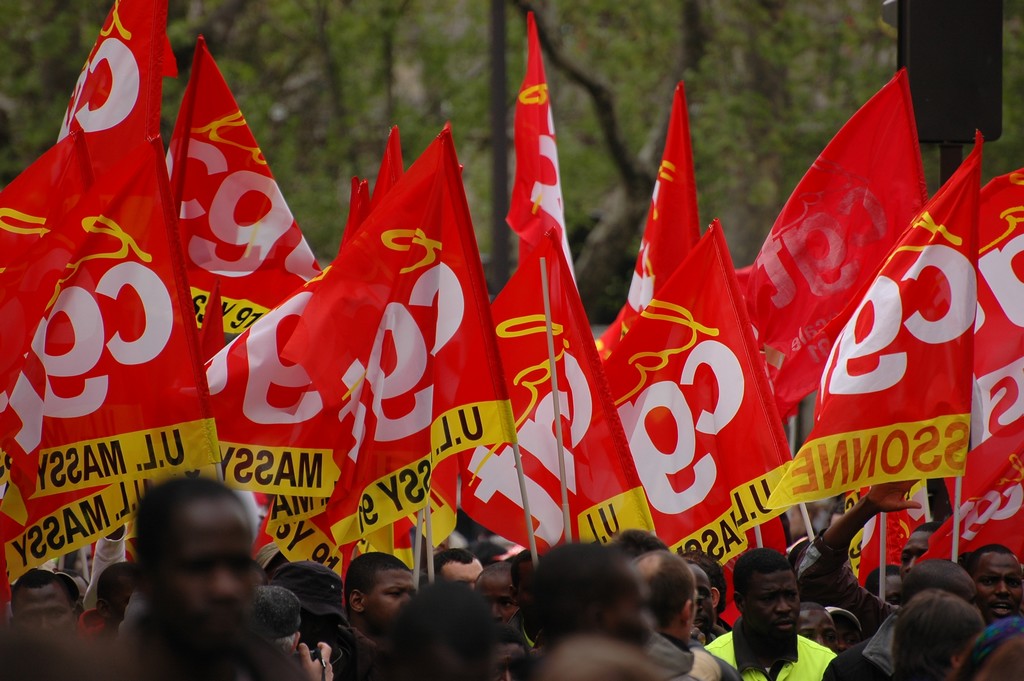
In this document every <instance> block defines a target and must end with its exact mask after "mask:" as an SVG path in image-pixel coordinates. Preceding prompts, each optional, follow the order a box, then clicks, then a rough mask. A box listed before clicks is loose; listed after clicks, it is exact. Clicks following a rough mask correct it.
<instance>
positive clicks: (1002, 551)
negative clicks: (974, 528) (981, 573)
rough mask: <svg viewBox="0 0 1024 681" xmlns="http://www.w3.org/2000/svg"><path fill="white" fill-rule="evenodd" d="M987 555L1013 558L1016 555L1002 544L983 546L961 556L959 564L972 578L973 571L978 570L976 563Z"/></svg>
mask: <svg viewBox="0 0 1024 681" xmlns="http://www.w3.org/2000/svg"><path fill="white" fill-rule="evenodd" d="M989 553H997V554H999V555H1003V556H1013V557H1014V558H1017V555H1016V554H1015V553H1014V552H1013V551H1011V550H1010V549H1009V548H1007V547H1006V546H1003V545H1002V544H985V545H984V546H981V547H979V548H977V549H975V550H974V551H971V552H970V553H965V554H964V555H963V558H962V560H961V561H960V564H961V565H963V566H964V570H967V574H969V575H971V576H972V577H973V576H974V571H975V570H977V569H978V563H980V562H981V558H982V556H985V555H987V554H989Z"/></svg>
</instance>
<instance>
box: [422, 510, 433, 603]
mask: <svg viewBox="0 0 1024 681" xmlns="http://www.w3.org/2000/svg"><path fill="white" fill-rule="evenodd" d="M430 515H431V514H430V494H429V493H428V494H427V505H426V507H425V508H424V509H423V527H424V531H425V534H426V537H425V538H426V540H427V541H426V546H425V547H424V550H425V551H426V550H429V551H430V552H431V554H433V550H434V530H433V527H432V525H431V523H430ZM433 583H434V556H433V555H429V556H427V584H433Z"/></svg>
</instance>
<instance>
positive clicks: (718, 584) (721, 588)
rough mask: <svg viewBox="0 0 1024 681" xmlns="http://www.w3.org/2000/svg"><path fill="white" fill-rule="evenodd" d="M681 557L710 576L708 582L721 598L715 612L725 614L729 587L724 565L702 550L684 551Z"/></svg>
mask: <svg viewBox="0 0 1024 681" xmlns="http://www.w3.org/2000/svg"><path fill="white" fill-rule="evenodd" d="M679 555H680V556H682V557H683V558H685V559H686V562H688V563H693V564H694V565H696V566H697V567H699V568H700V569H701V570H703V571H704V574H706V575H707V576H708V581H709V582H711V586H713V587H714V588H716V589H718V594H719V596H720V598H719V599H718V605H717V606H716V607H715V612H716V613H718V614H719V615H721V614H722V613H723V612H725V609H726V608H727V607H728V599H727V598H726V596H727V595H728V594H729V585H728V583H727V582H726V581H725V570H723V569H722V564H721V563H719V562H718V561H717V560H715V559H714V558H712V557H711V556H710V555H709V554H707V553H705V552H704V551H702V550H700V549H690V550H689V551H682V552H680V554H679Z"/></svg>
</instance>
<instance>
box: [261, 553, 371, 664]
mask: <svg viewBox="0 0 1024 681" xmlns="http://www.w3.org/2000/svg"><path fill="white" fill-rule="evenodd" d="M271 585H272V586H278V587H283V588H285V589H287V590H288V591H290V592H292V593H293V594H295V596H296V597H297V598H298V600H299V605H300V607H301V619H302V622H301V624H300V626H299V641H300V642H301V643H302V644H305V645H306V646H308V648H309V649H310V650H315V649H316V648H317V646H318V644H321V643H323V644H326V645H327V646H329V649H330V651H331V653H330V660H329V661H330V663H331V664H332V665H333V668H334V677H333V678H334V681H357V680H362V679H367V678H369V677H370V676H371V672H372V670H373V659H374V655H375V651H374V649H373V646H372V644H371V643H370V642H369V641H367V640H366V639H364V638H362V637H360V636H358V635H357V634H356V632H355V631H353V629H352V627H351V626H350V625H349V622H348V618H347V617H346V616H345V607H344V605H343V594H344V588H343V582H342V579H341V576H340V575H338V573H336V572H334V571H333V570H331V569H330V568H328V567H326V566H324V565H321V564H320V563H317V562H314V561H311V560H303V561H299V562H297V563H287V564H285V565H282V566H281V567H280V568H278V570H277V572H276V573H275V574H274V577H273V579H271Z"/></svg>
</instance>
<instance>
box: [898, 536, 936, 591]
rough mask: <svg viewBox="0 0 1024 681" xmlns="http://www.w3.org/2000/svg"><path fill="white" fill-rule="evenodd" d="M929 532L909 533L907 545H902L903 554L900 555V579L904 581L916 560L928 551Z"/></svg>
mask: <svg viewBox="0 0 1024 681" xmlns="http://www.w3.org/2000/svg"><path fill="white" fill-rule="evenodd" d="M931 536H932V535H931V532H911V533H910V537H908V538H907V543H906V544H904V545H903V552H902V553H900V579H901V580H903V579H906V578H907V574H908V573H909V572H910V569H911V568H912V567H914V563H916V562H917V559H918V558H920V557H921V556H923V555H924V554H925V552H926V551H927V550H928V538H929V537H931Z"/></svg>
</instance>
